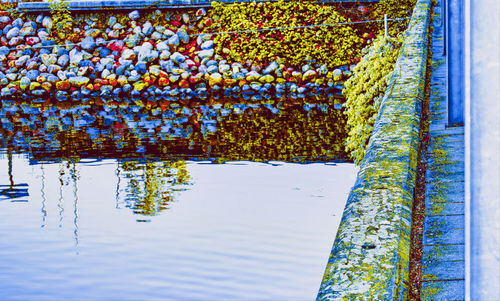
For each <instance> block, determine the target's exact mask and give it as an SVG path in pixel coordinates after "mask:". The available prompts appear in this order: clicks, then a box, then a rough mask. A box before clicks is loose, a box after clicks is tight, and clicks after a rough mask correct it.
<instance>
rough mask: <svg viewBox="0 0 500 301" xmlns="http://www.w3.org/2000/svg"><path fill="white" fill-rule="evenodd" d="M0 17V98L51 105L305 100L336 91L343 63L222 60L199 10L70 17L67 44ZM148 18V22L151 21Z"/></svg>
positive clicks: (45, 23)
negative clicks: (50, 99)
mask: <svg viewBox="0 0 500 301" xmlns="http://www.w3.org/2000/svg"><path fill="white" fill-rule="evenodd" d="M1 14H2V16H0V29H1V30H0V45H1V46H0V63H1V66H2V68H1V69H0V70H2V71H0V86H1V90H0V96H2V97H8V96H11V97H30V96H35V97H44V96H55V97H56V98H57V99H58V100H66V99H73V100H76V99H82V98H86V97H118V96H121V97H151V96H174V97H175V96H184V97H189V96H199V95H203V94H208V93H212V94H214V93H215V94H219V93H224V94H225V95H228V94H231V95H252V94H266V93H275V94H278V96H279V95H289V94H292V95H298V96H301V95H306V94H308V93H320V92H321V93H325V92H326V93H328V92H334V91H337V92H338V91H340V90H341V89H342V81H343V80H345V78H346V77H348V76H350V75H351V71H350V70H349V69H350V67H349V66H343V67H340V68H337V69H332V70H328V68H327V67H326V65H323V66H319V65H317V64H316V65H315V64H314V61H311V62H309V63H307V64H304V65H302V66H300V68H292V67H289V66H285V65H284V64H281V63H280V60H279V58H276V60H274V61H272V62H271V63H270V64H268V65H266V66H262V65H261V64H257V63H255V62H252V61H243V62H236V61H231V60H227V59H225V57H224V53H225V52H227V51H229V50H228V49H226V48H223V50H222V53H221V54H218V53H216V47H215V46H216V43H217V38H216V36H217V35H215V34H210V33H209V34H207V33H203V29H204V28H205V27H206V26H208V25H209V24H210V22H212V19H211V18H210V16H209V15H208V14H207V12H206V11H205V10H204V9H200V10H198V11H196V13H192V14H187V13H184V14H179V15H167V18H166V19H167V21H165V22H163V23H162V22H155V16H157V17H158V18H159V17H160V16H162V17H165V15H164V14H165V13H164V12H162V11H156V12H154V13H152V14H150V15H149V17H147V18H145V17H144V16H142V17H141V15H140V12H139V11H137V10H135V11H132V12H130V13H129V14H127V15H122V16H108V17H107V18H106V21H105V22H100V21H99V20H98V19H97V18H95V17H93V16H92V15H82V16H80V17H77V18H76V20H75V23H74V26H73V32H72V33H68V34H66V36H67V37H68V40H66V41H62V42H61V41H58V42H56V41H55V39H53V38H52V37H53V36H54V34H53V33H54V31H55V30H56V29H55V25H54V22H53V20H52V19H51V17H50V16H43V15H38V16H36V17H35V16H31V17H28V18H26V19H21V18H15V19H14V18H13V17H12V16H10V15H9V14H8V13H6V12H3V13H1ZM151 16H152V17H151Z"/></svg>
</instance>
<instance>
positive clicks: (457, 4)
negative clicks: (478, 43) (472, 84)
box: [447, 0, 465, 126]
mask: <svg viewBox="0 0 500 301" xmlns="http://www.w3.org/2000/svg"><path fill="white" fill-rule="evenodd" d="M447 12H448V15H447V23H448V24H447V30H448V39H447V43H448V47H447V54H448V97H449V98H448V126H455V125H463V124H464V95H465V94H464V90H465V89H464V46H465V45H464V5H463V0H448V7H447Z"/></svg>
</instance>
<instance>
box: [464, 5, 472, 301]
mask: <svg viewBox="0 0 500 301" xmlns="http://www.w3.org/2000/svg"><path fill="white" fill-rule="evenodd" d="M470 2H471V0H464V19H465V20H464V21H465V24H464V25H465V26H464V63H465V66H464V73H465V74H464V79H463V80H464V111H465V112H464V118H465V120H464V121H465V123H464V131H465V133H464V144H465V145H464V146H465V158H464V159H465V162H464V164H465V179H464V180H465V183H464V184H465V200H464V201H465V246H464V247H465V300H467V301H470V300H471V299H470V247H471V245H470V227H471V216H470V209H471V208H470V201H471V187H470V182H471V181H470V180H471V179H470V164H471V162H470V161H471V160H470V142H471V141H470V127H471V123H470V115H471V112H470V109H471V108H470V106H471V83H470V79H471V73H470V72H471V65H470V63H471V43H470V42H471V41H470V32H471V28H470V26H471V23H470V21H471V20H470V18H471V11H470V9H471V3H470Z"/></svg>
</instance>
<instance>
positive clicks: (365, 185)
mask: <svg viewBox="0 0 500 301" xmlns="http://www.w3.org/2000/svg"><path fill="white" fill-rule="evenodd" d="M430 11H431V0H419V1H418V3H417V4H416V7H415V9H414V11H413V16H412V19H411V21H410V23H409V25H408V29H407V31H406V35H405V42H404V44H403V47H402V53H401V55H400V56H399V58H398V60H397V62H396V66H395V68H394V72H393V75H392V78H391V83H390V84H389V87H388V88H387V91H386V95H385V97H384V100H383V101H382V105H381V107H380V111H379V115H378V118H377V121H376V122H375V126H374V129H373V132H372V136H371V138H370V142H369V143H368V147H367V151H366V154H365V157H364V159H363V161H362V162H361V167H360V171H359V173H358V177H357V180H356V183H355V185H354V187H353V188H352V190H351V193H350V195H349V198H348V200H347V205H346V207H345V209H344V213H343V216H342V221H341V223H340V227H339V229H338V232H337V236H336V239H335V242H334V244H333V248H332V252H331V254H330V258H329V260H328V264H327V267H326V270H325V274H324V277H323V281H322V284H321V287H320V290H319V293H318V297H317V300H406V299H407V294H408V268H409V253H410V230H411V229H410V228H411V216H412V203H413V191H414V188H415V177H416V165H417V156H418V149H419V131H420V113H421V101H422V99H423V97H424V89H425V75H426V68H427V53H428V46H429V45H428V31H429V23H430Z"/></svg>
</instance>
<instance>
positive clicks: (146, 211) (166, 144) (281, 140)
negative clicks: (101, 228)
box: [0, 100, 346, 237]
mask: <svg viewBox="0 0 500 301" xmlns="http://www.w3.org/2000/svg"><path fill="white" fill-rule="evenodd" d="M0 118H1V121H2V123H1V127H0V137H1V141H2V145H0V147H2V148H4V149H6V151H7V154H8V156H9V158H11V156H12V155H11V154H12V153H26V154H28V155H29V158H30V160H31V162H32V163H33V164H37V163H42V162H59V174H58V179H59V182H60V186H59V190H58V191H59V195H58V196H57V207H58V215H59V227H62V225H63V220H64V216H65V211H64V202H65V200H66V199H67V198H68V196H67V195H66V190H67V188H68V187H67V186H68V185H69V182H70V181H71V182H72V183H73V192H72V197H73V207H74V212H73V213H74V214H73V216H74V218H73V220H74V228H75V237H76V236H77V232H78V184H77V183H78V177H79V175H78V170H77V165H76V164H75V163H77V162H79V161H80V160H82V159H89V158H94V159H97V160H102V159H104V158H114V159H117V160H118V161H117V162H118V163H117V164H118V165H117V167H116V171H115V174H116V178H117V184H116V207H117V208H129V209H131V210H132V211H133V212H134V213H135V214H139V215H144V216H153V215H156V214H158V213H159V212H161V211H163V210H165V209H167V208H169V205H170V203H172V202H173V201H174V200H175V196H174V194H175V192H176V191H179V190H182V189H183V188H182V187H183V185H186V184H189V174H188V172H187V170H186V168H185V161H184V160H186V159H190V160H210V161H212V162H216V163H222V162H226V161H238V160H248V161H265V162H267V161H285V162H311V161H332V160H342V159H343V158H345V153H344V150H343V149H344V147H343V143H344V139H345V137H346V133H345V131H344V128H345V121H344V118H343V116H342V111H341V110H339V109H336V106H335V105H331V104H329V103H328V102H326V103H324V102H322V101H318V102H317V103H307V102H304V101H300V100H294V102H290V101H288V102H276V103H261V104H243V103H238V102H234V101H233V100H232V101H226V102H220V103H214V102H209V103H208V104H203V105H201V104H192V103H187V104H185V105H180V104H177V103H169V102H168V101H167V102H162V103H160V104H149V103H146V104H144V103H142V102H140V103H130V104H127V105H125V106H123V105H122V104H119V103H114V104H113V103H107V104H94V105H92V106H90V105H77V106H71V105H68V104H57V105H54V104H50V103H21V104H19V103H14V102H10V101H6V100H4V101H2V103H1V112H0ZM10 161H11V160H10ZM10 161H9V162H10ZM9 177H10V181H11V187H9V189H8V191H9V192H6V191H7V190H5V189H3V190H2V194H4V195H6V194H7V193H11V194H12V193H13V191H14V190H13V187H12V186H13V178H12V164H9ZM44 178H45V174H44V171H43V169H42V198H43V203H42V209H41V212H42V227H44V225H45V219H46V216H47V210H46V204H45V192H44V191H43V190H44V186H43V185H44V183H43V182H44ZM15 192H16V193H18V194H19V193H21V192H25V193H27V189H26V190H20V189H17V190H16V191H15ZM68 192H69V191H68ZM15 196H16V197H17V196H18V195H15ZM9 198H12V197H9ZM66 201H67V200H66ZM138 221H148V220H138Z"/></svg>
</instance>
